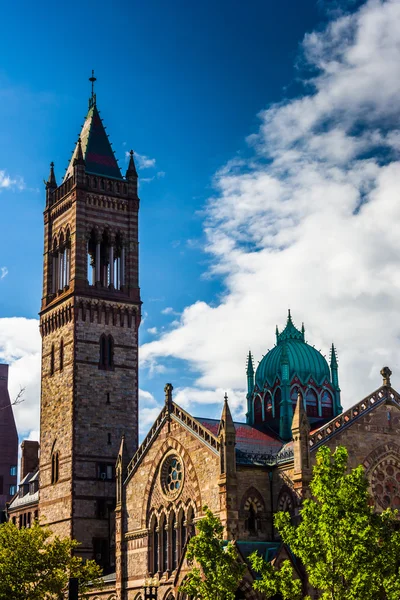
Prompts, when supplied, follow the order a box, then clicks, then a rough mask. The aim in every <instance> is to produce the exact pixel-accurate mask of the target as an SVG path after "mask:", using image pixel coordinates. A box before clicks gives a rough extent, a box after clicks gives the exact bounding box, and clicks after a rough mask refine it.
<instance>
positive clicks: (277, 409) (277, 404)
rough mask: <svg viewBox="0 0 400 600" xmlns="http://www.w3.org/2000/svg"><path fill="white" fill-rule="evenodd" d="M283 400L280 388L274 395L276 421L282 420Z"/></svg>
mask: <svg viewBox="0 0 400 600" xmlns="http://www.w3.org/2000/svg"><path fill="white" fill-rule="evenodd" d="M281 399H282V392H281V388H278V389H277V390H276V392H275V395H274V407H275V419H280V418H281Z"/></svg>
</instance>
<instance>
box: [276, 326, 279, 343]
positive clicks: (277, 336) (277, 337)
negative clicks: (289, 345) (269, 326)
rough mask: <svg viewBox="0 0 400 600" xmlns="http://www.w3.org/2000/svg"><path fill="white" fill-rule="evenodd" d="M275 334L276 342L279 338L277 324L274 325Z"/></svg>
mask: <svg viewBox="0 0 400 600" xmlns="http://www.w3.org/2000/svg"><path fill="white" fill-rule="evenodd" d="M275 335H276V343H278V340H279V329H278V325H277V326H276V327H275Z"/></svg>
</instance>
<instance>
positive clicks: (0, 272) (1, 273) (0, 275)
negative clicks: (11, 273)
mask: <svg viewBox="0 0 400 600" xmlns="http://www.w3.org/2000/svg"><path fill="white" fill-rule="evenodd" d="M7 275H8V269H7V267H0V281H1V280H2V279H4V277H7Z"/></svg>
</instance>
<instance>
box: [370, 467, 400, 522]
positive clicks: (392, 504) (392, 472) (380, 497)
mask: <svg viewBox="0 0 400 600" xmlns="http://www.w3.org/2000/svg"><path fill="white" fill-rule="evenodd" d="M371 488H372V493H373V495H374V497H375V499H376V501H377V503H378V504H379V505H380V506H381V507H382V508H383V509H386V508H392V509H398V510H399V509H400V463H399V462H398V461H397V460H396V459H395V458H392V457H388V458H386V459H384V460H383V461H381V462H380V463H379V464H378V465H377V466H376V467H375V469H374V470H373V471H372V474H371Z"/></svg>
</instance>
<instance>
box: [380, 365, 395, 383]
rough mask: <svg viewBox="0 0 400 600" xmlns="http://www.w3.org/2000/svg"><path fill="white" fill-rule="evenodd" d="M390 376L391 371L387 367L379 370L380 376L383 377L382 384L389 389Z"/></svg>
mask: <svg viewBox="0 0 400 600" xmlns="http://www.w3.org/2000/svg"><path fill="white" fill-rule="evenodd" d="M391 374H392V371H391V370H390V369H389V367H383V369H381V375H382V377H383V384H382V385H385V386H388V387H390V385H391V384H390V376H391Z"/></svg>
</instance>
